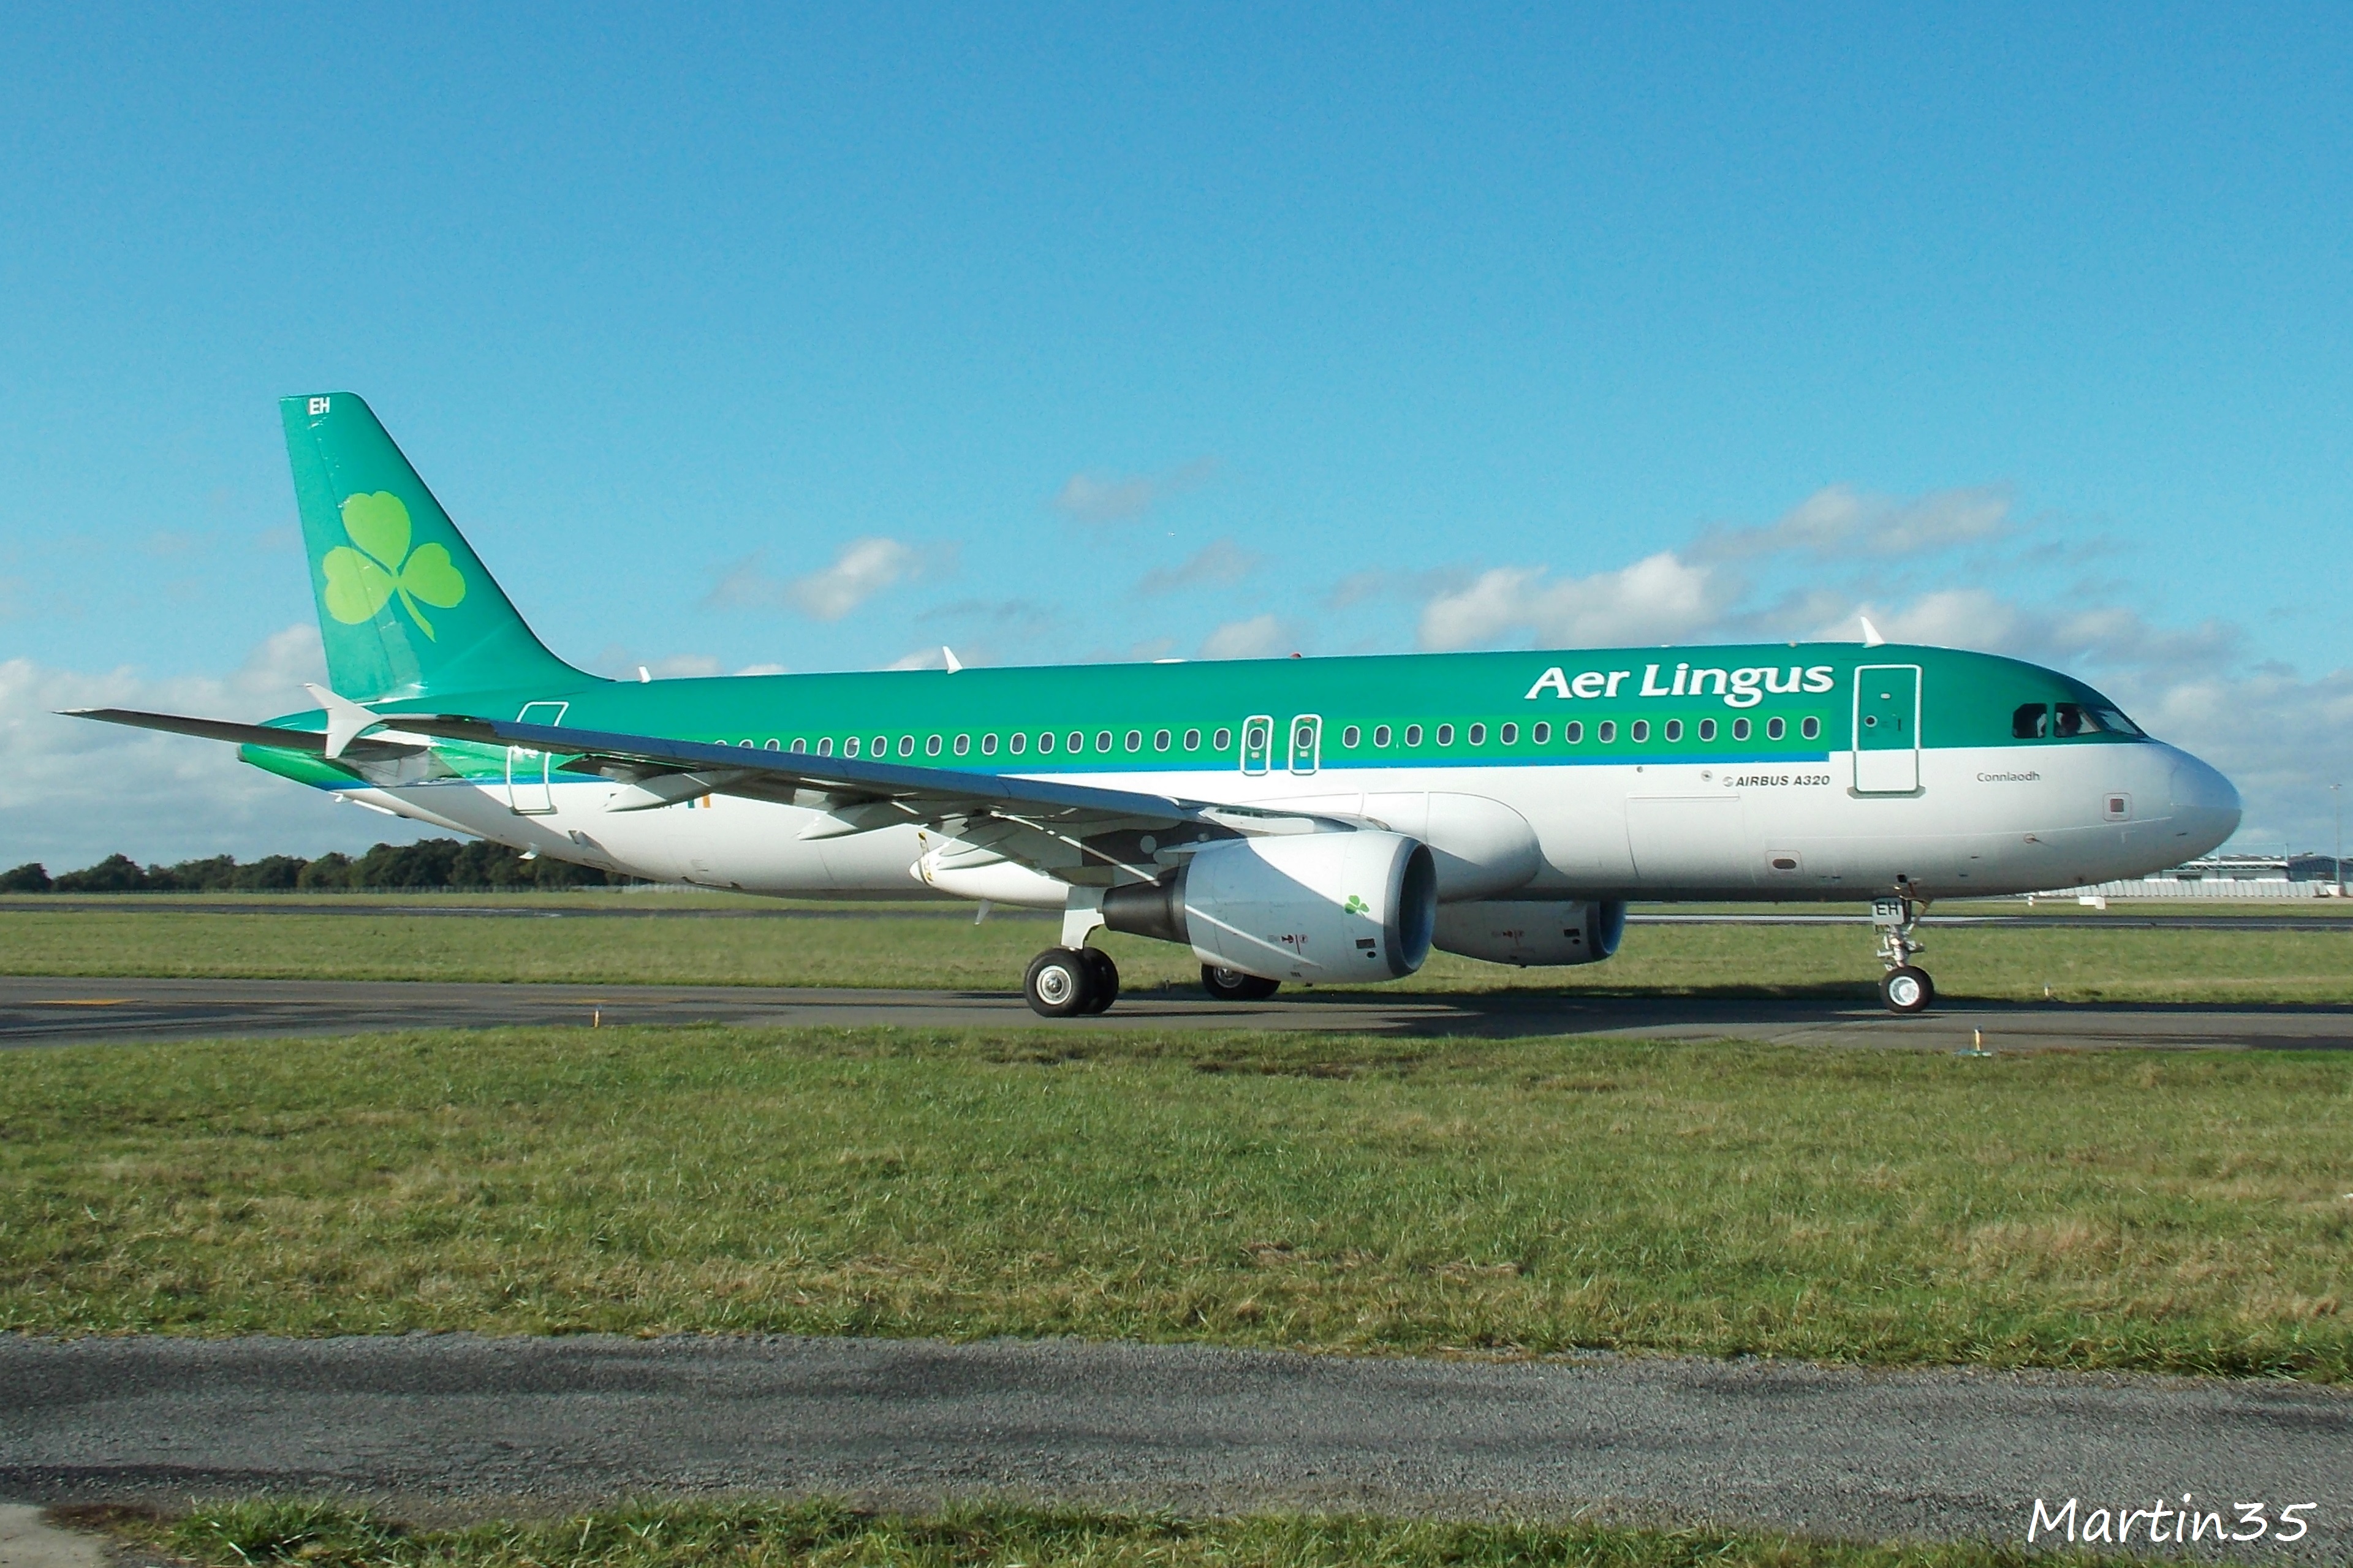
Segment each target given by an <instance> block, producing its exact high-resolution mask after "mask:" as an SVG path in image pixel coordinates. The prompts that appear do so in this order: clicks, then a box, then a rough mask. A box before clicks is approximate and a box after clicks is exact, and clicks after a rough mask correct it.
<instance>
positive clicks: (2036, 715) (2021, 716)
mask: <svg viewBox="0 0 2353 1568" xmlns="http://www.w3.org/2000/svg"><path fill="white" fill-rule="evenodd" d="M2050 733H2051V704H2049V703H2048V702H2022V703H2021V704H2019V707H2018V710H2017V711H2016V712H2014V713H2012V714H2011V715H2010V734H2011V735H2012V736H2013V737H2015V738H2016V739H2018V740H2021V741H2040V740H2042V738H2043V737H2044V736H2046V735H2048V734H2050Z"/></svg>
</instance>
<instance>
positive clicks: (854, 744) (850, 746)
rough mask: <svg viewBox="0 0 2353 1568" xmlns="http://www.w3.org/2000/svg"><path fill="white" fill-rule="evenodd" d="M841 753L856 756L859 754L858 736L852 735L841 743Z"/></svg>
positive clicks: (846, 755)
mask: <svg viewBox="0 0 2353 1568" xmlns="http://www.w3.org/2000/svg"><path fill="white" fill-rule="evenodd" d="M841 754H842V755H843V756H845V757H854V756H856V755H857V754H858V737H857V736H855V735H852V736H850V737H849V739H848V740H847V741H844V742H842V743H841Z"/></svg>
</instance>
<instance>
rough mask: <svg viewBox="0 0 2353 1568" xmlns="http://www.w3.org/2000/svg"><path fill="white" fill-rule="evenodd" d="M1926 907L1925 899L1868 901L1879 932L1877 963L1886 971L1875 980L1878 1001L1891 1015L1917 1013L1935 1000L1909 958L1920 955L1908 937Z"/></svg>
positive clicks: (1931, 984) (1931, 987)
mask: <svg viewBox="0 0 2353 1568" xmlns="http://www.w3.org/2000/svg"><path fill="white" fill-rule="evenodd" d="M1927 907H1928V905H1927V900H1925V899H1911V898H1905V897H1901V896H1899V897H1896V898H1893V899H1873V900H1872V901H1871V923H1872V924H1873V926H1874V927H1876V928H1877V929H1878V931H1879V962H1880V963H1883V964H1884V965H1886V967H1887V973H1884V974H1883V975H1881V976H1880V977H1879V999H1880V1000H1881V1001H1883V1002H1884V1003H1886V1004H1887V1010H1888V1011H1889V1012H1891V1013H1917V1012H1919V1011H1920V1010H1921V1009H1923V1008H1925V1007H1926V1006H1927V1005H1929V1004H1930V1003H1932V1002H1934V1001H1935V1000H1936V984H1935V982H1933V981H1931V980H1930V979H1929V978H1928V972H1927V971H1926V970H1925V969H1923V968H1921V967H1920V966H1919V965H1918V964H1915V963H1913V962H1912V955H1913V954H1914V953H1915V952H1919V951H1921V944H1920V943H1919V942H1915V941H1913V940H1912V933H1913V932H1914V931H1917V930H1918V929H1919V926H1920V916H1921V914H1922V912H1923V911H1924V910H1926V909H1927Z"/></svg>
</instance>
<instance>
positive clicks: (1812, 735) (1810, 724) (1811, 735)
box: [1798, 713, 1822, 741]
mask: <svg viewBox="0 0 2353 1568" xmlns="http://www.w3.org/2000/svg"><path fill="white" fill-rule="evenodd" d="M1798 732H1799V734H1801V735H1803V736H1805V738H1806V739H1807V740H1809V741H1819V740H1820V739H1821V738H1822V721H1820V719H1817V718H1815V717H1814V716H1813V715H1812V714H1810V713H1809V714H1807V715H1806V719H1805V722H1803V723H1801V724H1799V726H1798Z"/></svg>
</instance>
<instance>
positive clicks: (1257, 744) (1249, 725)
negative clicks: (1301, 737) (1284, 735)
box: [1242, 713, 1274, 775]
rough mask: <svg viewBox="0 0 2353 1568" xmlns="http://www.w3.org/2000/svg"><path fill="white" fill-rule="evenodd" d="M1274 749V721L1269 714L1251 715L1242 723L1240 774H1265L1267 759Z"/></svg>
mask: <svg viewBox="0 0 2353 1568" xmlns="http://www.w3.org/2000/svg"><path fill="white" fill-rule="evenodd" d="M1273 749H1274V719H1273V717H1272V716H1271V714H1266V713H1253V714H1251V715H1250V717H1249V718H1247V719H1245V720H1243V721H1242V772H1244V773H1250V774H1253V775H1255V774H1258V773H1264V772H1266V769H1267V759H1268V757H1269V756H1270V755H1271V753H1272V752H1273Z"/></svg>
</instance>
